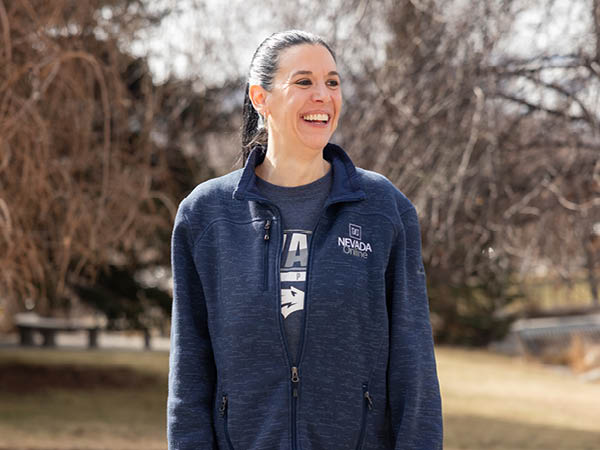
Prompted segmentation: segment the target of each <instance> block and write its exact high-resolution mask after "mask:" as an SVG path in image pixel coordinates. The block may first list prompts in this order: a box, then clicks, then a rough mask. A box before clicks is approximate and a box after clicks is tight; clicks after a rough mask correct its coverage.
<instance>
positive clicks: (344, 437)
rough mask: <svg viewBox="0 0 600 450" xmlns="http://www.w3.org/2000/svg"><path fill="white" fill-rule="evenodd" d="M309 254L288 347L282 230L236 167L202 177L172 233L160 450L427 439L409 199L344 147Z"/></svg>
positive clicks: (436, 439) (424, 343) (434, 424)
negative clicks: (300, 322)
mask: <svg viewBox="0 0 600 450" xmlns="http://www.w3.org/2000/svg"><path fill="white" fill-rule="evenodd" d="M323 157H324V158H325V159H326V160H328V161H329V162H330V163H331V164H332V171H333V172H332V176H333V181H332V187H331V191H330V194H329V197H328V198H327V200H326V202H325V205H324V208H323V211H322V214H321V216H320V218H319V219H318V222H317V224H316V226H315V228H314V230H313V235H312V239H311V243H310V251H309V255H308V258H309V260H308V267H307V280H306V293H305V305H304V308H305V314H304V328H303V331H302V332H301V338H300V343H299V351H298V355H299V356H298V358H297V359H296V355H290V354H289V352H288V348H287V344H286V338H285V331H284V324H283V317H282V314H281V306H280V303H281V300H280V279H279V272H280V258H281V250H282V241H283V230H282V227H281V217H280V214H279V211H278V208H277V207H276V206H275V205H274V204H272V203H270V202H269V201H268V200H267V199H266V198H264V197H263V196H261V194H260V192H259V191H258V189H257V187H256V184H255V181H256V175H255V173H254V168H255V167H256V165H257V164H260V163H261V162H262V161H263V159H264V153H262V152H259V151H258V148H255V149H254V150H253V151H252V152H251V153H250V155H249V157H248V160H247V162H246V164H245V166H244V168H243V169H238V170H236V171H233V172H231V173H229V174H227V175H224V176H222V177H219V178H215V179H212V180H209V181H206V182H204V183H201V184H199V185H198V186H197V187H196V188H195V189H194V190H193V191H192V193H191V194H190V195H189V196H187V197H186V198H185V199H184V200H183V201H182V202H181V204H180V205H179V209H178V212H177V216H176V219H175V225H174V231H173V236H172V266H173V282H174V285H173V289H174V298H173V311H172V312H173V314H172V328H171V354H170V371H169V395H168V408H167V409H168V417H167V434H168V442H169V449H170V450H176V449H177V450H184V449H202V450H215V449H221V450H234V449H235V450H354V449H363V450H384V449H385V450H388V449H395V450H409V449H411V450H417V449H418V450H437V449H441V448H442V415H441V400H440V391H439V386H438V378H437V374H436V364H435V358H434V347H433V338H432V331H431V324H430V320H429V308H428V299H427V293H426V287H425V271H424V269H423V262H422V258H421V240H420V231H419V224H418V220H417V215H416V211H415V208H414V207H413V205H412V204H411V203H410V202H409V200H408V199H407V198H406V197H405V196H404V195H403V194H402V193H401V192H400V191H399V190H398V189H397V188H396V187H394V185H393V184H392V183H391V182H390V181H389V180H388V179H387V178H385V177H384V176H382V175H379V174H377V173H375V172H371V171H368V170H363V169H360V168H356V167H355V166H354V165H353V163H352V162H351V160H350V158H349V157H348V156H347V154H346V153H345V152H344V151H343V150H342V149H341V148H340V147H338V146H336V145H333V144H328V145H327V146H326V147H325V148H324V149H323Z"/></svg>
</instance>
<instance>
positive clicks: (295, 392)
mask: <svg viewBox="0 0 600 450" xmlns="http://www.w3.org/2000/svg"><path fill="white" fill-rule="evenodd" d="M299 381H300V377H299V376H298V368H297V367H296V366H292V450H296V402H297V401H298V400H297V399H298V382H299Z"/></svg>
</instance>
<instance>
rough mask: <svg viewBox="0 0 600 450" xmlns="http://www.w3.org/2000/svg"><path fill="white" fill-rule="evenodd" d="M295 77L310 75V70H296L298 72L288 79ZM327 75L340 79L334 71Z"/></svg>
mask: <svg viewBox="0 0 600 450" xmlns="http://www.w3.org/2000/svg"><path fill="white" fill-rule="evenodd" d="M296 75H312V72H311V71H310V70H298V71H296V72H294V73H293V74H292V76H291V77H290V78H294V77H295V76H296ZM327 75H336V76H338V77H340V74H339V73H337V72H336V71H335V70H332V71H331V72H329V73H328V74H327ZM340 78H341V77H340Z"/></svg>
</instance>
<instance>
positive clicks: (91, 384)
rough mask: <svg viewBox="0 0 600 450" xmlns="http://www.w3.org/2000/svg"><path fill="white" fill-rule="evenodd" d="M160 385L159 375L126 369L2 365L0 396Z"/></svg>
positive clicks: (72, 365)
mask: <svg viewBox="0 0 600 450" xmlns="http://www.w3.org/2000/svg"><path fill="white" fill-rule="evenodd" d="M160 382H161V380H160V379H159V378H158V377H157V376H155V375H151V374H147V373H143V372H140V371H137V370H134V369H132V368H129V367H122V366H110V367H106V366H90V365H77V364H53V365H46V364H32V363H22V362H6V363H2V364H0V393H2V392H5V393H20V394H25V393H28V394H31V393H36V392H42V391H46V390H48V389H66V390H79V389H85V390H89V389H144V388H147V387H150V386H153V385H157V384H159V383H160Z"/></svg>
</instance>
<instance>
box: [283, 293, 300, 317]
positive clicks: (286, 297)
mask: <svg viewBox="0 0 600 450" xmlns="http://www.w3.org/2000/svg"><path fill="white" fill-rule="evenodd" d="M301 309H304V291H301V290H300V289H298V288H296V287H294V286H291V287H290V288H289V289H281V314H283V318H284V319H287V316H289V315H290V314H291V313H293V312H294V311H300V310H301Z"/></svg>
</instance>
